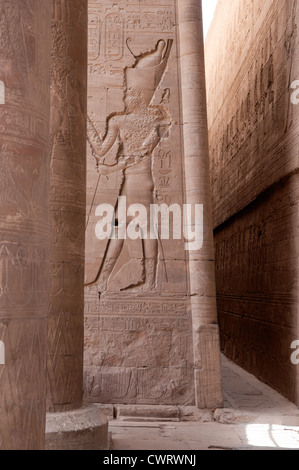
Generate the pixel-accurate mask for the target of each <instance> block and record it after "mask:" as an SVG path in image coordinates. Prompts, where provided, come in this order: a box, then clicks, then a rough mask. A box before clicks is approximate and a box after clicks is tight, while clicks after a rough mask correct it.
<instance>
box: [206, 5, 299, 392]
mask: <svg viewBox="0 0 299 470" xmlns="http://www.w3.org/2000/svg"><path fill="white" fill-rule="evenodd" d="M298 19H299V11H298V2H297V1H296V0H294V1H293V0H278V1H275V2H273V1H259V0H255V1H250V0H247V1H243V2H235V1H234V0H220V1H219V3H218V6H217V9H216V14H215V18H214V21H213V23H212V26H211V29H210V31H209V34H208V37H207V41H206V77H207V89H208V116H209V139H210V159H211V180H212V199H213V217H214V228H215V245H216V282H217V296H218V314H219V321H220V327H221V342H222V349H224V351H225V353H226V354H227V355H228V356H229V357H230V358H231V359H233V360H234V361H236V362H237V363H238V364H240V365H241V366H243V367H245V368H246V369H247V370H249V371H250V372H252V373H254V374H255V375H257V376H258V377H259V378H261V379H262V380H264V381H265V382H267V383H268V384H269V385H271V386H273V387H274V388H276V389H277V390H279V391H280V392H281V393H283V394H284V395H285V396H287V397H288V398H290V399H291V400H293V401H298V390H297V388H298V387H297V385H296V375H297V374H296V368H295V367H294V366H292V364H291V361H290V356H291V352H292V351H291V349H290V346H291V343H292V341H293V340H296V339H299V332H298V321H297V315H298V174H297V172H298V139H299V137H298V135H299V134H298V132H299V120H298V117H299V116H298V112H299V105H298V104H297V105H296V104H294V103H295V101H296V100H294V99H292V101H293V103H292V101H291V95H292V93H293V92H294V89H292V88H291V84H293V82H294V81H295V80H297V79H298V78H299V66H298V65H299V64H298V55H299V54H298V53H299V44H298V33H297V25H298ZM293 86H294V85H293Z"/></svg>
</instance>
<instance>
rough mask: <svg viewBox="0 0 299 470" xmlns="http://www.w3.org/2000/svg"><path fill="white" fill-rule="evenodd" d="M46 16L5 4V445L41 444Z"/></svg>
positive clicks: (0, 369)
mask: <svg viewBox="0 0 299 470" xmlns="http://www.w3.org/2000/svg"><path fill="white" fill-rule="evenodd" d="M49 14H50V11H49V8H48V1H47V0H39V1H38V2H21V1H19V0H9V1H8V0H2V1H1V3H0V82H1V89H2V92H1V99H0V161H1V163H0V201H1V202H0V340H1V342H2V343H1V344H2V360H1V365H0V390H1V393H0V449H2V450H23V449H24V450H32V449H33V450H39V449H43V447H44V432H45V405H46V401H45V397H46V394H45V391H46V342H47V314H48V305H49V304H48V300H49V299H48V292H49V279H48V277H49V276H48V272H49V271H48V269H49V259H48V258H49V210H48V209H49V204H48V200H49V191H48V189H49V188H48V185H49V114H50V113H49V110H50V108H49V99H48V98H49V75H50V74H49V72H50V70H49V58H50V48H49V46H50V31H49V28H48V25H49V22H50V16H49ZM3 359H4V360H3ZM3 362H4V364H3Z"/></svg>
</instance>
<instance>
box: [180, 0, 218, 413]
mask: <svg viewBox="0 0 299 470" xmlns="http://www.w3.org/2000/svg"><path fill="white" fill-rule="evenodd" d="M178 18H179V44H180V68H181V88H182V113H183V140H184V156H185V191H186V203H187V204H191V205H192V206H194V205H195V204H202V205H203V210H204V218H203V224H204V225H203V236H204V240H203V246H202V247H201V249H200V250H197V251H189V280H190V295H191V309H192V324H193V347H194V367H195V389H196V404H197V406H198V407H199V408H206V407H207V408H215V407H219V406H222V386H221V367H220V345H219V331H218V325H217V310H216V288H215V274H214V247H213V231H212V210H211V197H210V175H209V151H208V131H207V114H206V90H205V70H204V47H203V29H202V11H201V2H200V1H199V0H178ZM190 228H191V229H192V228H194V227H190Z"/></svg>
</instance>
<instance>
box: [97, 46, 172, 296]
mask: <svg viewBox="0 0 299 470" xmlns="http://www.w3.org/2000/svg"><path fill="white" fill-rule="evenodd" d="M171 46H172V41H167V42H166V41H164V40H160V41H158V43H157V45H156V47H155V48H154V50H152V51H150V52H148V53H145V54H141V55H140V56H139V57H136V62H135V64H134V65H133V66H132V67H127V68H126V69H125V72H124V73H125V84H126V88H125V95H124V104H125V110H124V112H123V113H121V114H114V115H112V116H111V117H110V118H109V119H108V122H107V130H106V134H105V136H104V138H103V139H101V140H100V142H97V143H94V142H92V141H91V139H89V143H90V145H91V146H92V151H93V154H94V156H95V158H96V159H97V162H98V171H99V172H100V174H101V175H105V176H106V177H107V178H109V175H110V174H111V173H114V172H121V173H122V175H123V176H122V184H121V187H120V192H119V195H120V196H126V203H127V207H129V206H130V205H133V204H142V205H143V206H144V207H146V209H147V213H148V216H149V214H150V205H151V204H153V203H154V198H153V194H154V178H153V171H152V167H153V162H152V155H153V151H154V149H155V148H156V147H157V145H158V144H159V143H160V141H161V139H163V138H167V137H168V135H169V130H170V127H171V117H170V115H169V111H168V110H167V108H166V106H165V105H164V102H163V100H162V102H161V104H159V105H153V104H151V101H152V98H153V96H154V94H155V91H156V89H157V87H158V86H159V85H160V83H161V80H162V77H163V75H164V73H165V70H166V66H167V63H168V59H169V54H170V50H171ZM168 92H169V90H166V91H165V93H164V96H166V95H167V93H168ZM118 210H119V208H118V207H117V204H116V207H115V212H116V223H115V226H116V227H115V230H116V237H115V239H111V240H109V242H108V245H107V249H106V252H105V256H104V259H103V262H102V264H101V267H100V269H99V272H98V276H97V283H98V284H97V285H98V288H99V292H100V293H105V292H106V291H107V284H108V283H109V286H110V287H109V291H112V292H117V291H121V290H125V289H130V292H136V293H143V292H154V291H155V283H156V271H157V259H158V241H157V240H156V239H152V238H153V237H151V236H150V233H149V231H150V228H149V226H148V229H147V230H148V233H146V234H143V236H142V237H141V238H142V239H141V240H140V243H139V244H138V243H135V242H134V241H129V240H127V246H128V249H129V254H130V259H129V261H128V262H126V263H124V264H123V265H122V266H121V267H120V269H119V270H118V271H117V272H116V273H115V272H114V274H113V279H111V274H112V272H113V270H114V267H115V265H116V262H117V260H118V259H119V256H120V254H121V252H122V249H123V246H124V240H123V239H118V236H117V231H119V230H120V229H121V227H120V226H118ZM131 221H132V217H127V218H126V224H127V225H128V224H129V223H130V222H131ZM148 225H149V224H148Z"/></svg>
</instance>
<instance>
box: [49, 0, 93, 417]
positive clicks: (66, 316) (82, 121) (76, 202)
mask: <svg viewBox="0 0 299 470" xmlns="http://www.w3.org/2000/svg"><path fill="white" fill-rule="evenodd" d="M51 59H52V60H51V216H52V226H51V293H50V312H49V320H48V406H47V408H48V411H51V412H54V411H67V410H70V409H74V408H76V407H77V408H78V407H80V406H81V405H82V398H83V386H82V383H83V382H82V381H83V378H82V373H83V336H84V333H83V311H84V287H83V286H84V248H85V244H84V233H85V211H86V208H85V202H86V198H85V194H86V189H85V186H86V99H87V98H86V96H87V5H86V1H85V0H72V1H69V2H65V1H61V0H53V2H52V51H51Z"/></svg>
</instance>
